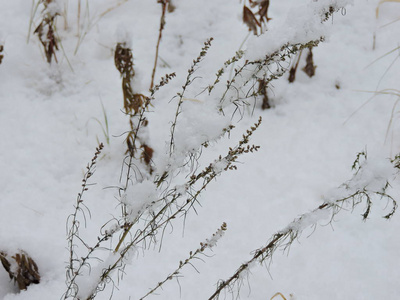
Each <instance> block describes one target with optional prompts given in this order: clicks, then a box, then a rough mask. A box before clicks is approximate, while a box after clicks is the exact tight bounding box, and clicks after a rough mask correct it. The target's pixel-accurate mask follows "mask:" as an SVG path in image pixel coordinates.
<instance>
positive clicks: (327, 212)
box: [209, 152, 399, 300]
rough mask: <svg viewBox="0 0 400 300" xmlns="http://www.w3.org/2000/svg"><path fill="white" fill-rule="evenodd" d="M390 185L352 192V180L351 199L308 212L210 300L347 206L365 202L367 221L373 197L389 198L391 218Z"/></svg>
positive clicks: (348, 186) (357, 167)
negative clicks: (255, 265)
mask: <svg viewBox="0 0 400 300" xmlns="http://www.w3.org/2000/svg"><path fill="white" fill-rule="evenodd" d="M361 157H364V158H365V159H366V154H365V153H364V152H362V153H359V154H358V155H357V158H356V160H355V162H354V164H353V170H355V174H354V177H355V176H356V175H357V173H358V172H359V171H360V170H361V169H362V168H363V165H362V164H361V163H360V158H361ZM398 161H399V158H398V157H396V158H395V159H394V160H393V161H392V163H393V165H394V167H395V168H397V167H398V165H397V164H398ZM354 177H353V178H354ZM389 186H390V185H389V183H388V182H386V183H385V184H384V185H383V186H382V187H381V188H380V189H377V190H368V189H367V187H363V188H361V187H360V188H356V190H355V191H351V190H353V189H354V187H351V180H350V181H349V183H345V184H343V185H342V188H344V189H346V190H349V195H348V196H346V197H343V198H340V199H336V200H333V201H326V202H324V203H323V204H321V205H320V206H318V207H317V208H316V209H314V210H313V211H311V212H309V213H305V214H303V215H301V216H300V217H299V218H297V219H295V220H294V221H293V222H292V223H290V224H289V225H288V226H287V227H286V228H284V229H283V230H281V231H279V232H277V233H275V234H274V235H273V236H272V237H271V239H270V240H269V242H268V244H267V245H266V246H264V247H262V248H259V249H257V250H255V251H253V253H254V255H253V257H252V258H251V259H250V260H248V261H247V262H245V263H243V264H242V265H240V267H239V268H238V269H237V270H236V272H235V273H234V274H233V275H232V276H231V277H229V278H228V279H227V280H224V281H220V282H219V283H218V286H217V289H216V291H215V292H214V293H213V294H212V295H211V297H210V298H209V300H211V299H217V298H218V297H219V295H220V293H221V292H222V291H223V290H224V289H226V288H229V289H232V288H233V286H234V285H235V284H239V285H240V279H242V278H243V276H244V275H246V274H247V273H248V271H249V270H250V268H251V267H252V266H253V265H254V264H255V263H264V262H266V260H271V259H272V256H273V254H274V253H275V251H276V250H277V249H278V248H280V247H282V248H283V250H286V249H288V248H289V247H290V246H291V244H292V243H293V242H294V241H295V240H296V239H297V238H298V237H299V236H300V235H301V233H302V232H303V230H304V229H306V228H308V227H310V226H313V227H315V226H317V222H318V221H320V220H322V219H325V218H327V217H330V221H332V220H333V218H334V216H335V215H336V214H338V213H339V212H340V211H341V210H342V209H343V207H345V206H350V207H351V209H354V208H355V207H356V206H358V205H359V204H361V203H365V204H366V208H365V211H364V213H363V214H362V219H363V220H364V221H365V220H367V218H368V216H369V214H370V211H371V206H372V200H371V197H372V196H377V197H378V198H385V199H387V200H388V201H389V202H391V203H392V209H391V210H390V212H389V213H388V214H386V215H385V216H383V217H384V218H385V219H390V218H391V217H392V216H393V215H394V213H395V212H396V209H397V203H396V201H395V200H394V198H393V197H392V196H390V195H389V194H387V191H386V190H387V188H388V187H389Z"/></svg>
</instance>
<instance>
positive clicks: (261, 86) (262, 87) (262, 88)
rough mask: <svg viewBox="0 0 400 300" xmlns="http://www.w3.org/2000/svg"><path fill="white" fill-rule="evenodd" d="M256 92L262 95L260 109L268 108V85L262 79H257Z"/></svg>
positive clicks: (269, 104) (269, 105)
mask: <svg viewBox="0 0 400 300" xmlns="http://www.w3.org/2000/svg"><path fill="white" fill-rule="evenodd" d="M258 93H259V94H260V95H261V96H262V104H261V109H263V110H265V109H270V108H271V103H270V101H269V97H268V85H267V83H266V82H265V80H264V79H258Z"/></svg>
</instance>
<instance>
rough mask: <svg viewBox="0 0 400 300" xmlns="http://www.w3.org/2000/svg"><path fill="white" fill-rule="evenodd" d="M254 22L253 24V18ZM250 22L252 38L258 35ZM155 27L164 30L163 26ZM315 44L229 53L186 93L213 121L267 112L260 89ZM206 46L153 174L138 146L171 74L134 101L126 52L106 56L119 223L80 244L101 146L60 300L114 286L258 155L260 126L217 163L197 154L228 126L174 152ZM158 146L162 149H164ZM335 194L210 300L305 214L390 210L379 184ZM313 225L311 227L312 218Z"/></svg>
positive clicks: (76, 215) (291, 236)
mask: <svg viewBox="0 0 400 300" xmlns="http://www.w3.org/2000/svg"><path fill="white" fill-rule="evenodd" d="M159 3H160V4H161V5H162V9H163V12H162V17H161V20H162V19H163V14H164V17H165V10H166V8H167V6H166V5H167V4H168V1H159ZM249 3H250V4H251V5H253V6H251V5H250V6H251V8H254V7H256V6H258V12H257V13H256V14H254V13H252V16H253V17H254V19H253V22H256V21H257V22H258V23H259V24H260V25H261V23H263V22H267V21H268V17H267V10H268V5H269V1H258V2H255V1H250V2H249ZM337 9H338V8H337V7H333V6H328V7H326V8H325V9H324V10H323V11H322V19H323V20H321V21H324V20H326V19H327V18H328V17H329V16H330V15H331V14H333V13H334V12H335V11H336V10H337ZM249 10H250V9H249ZM257 14H258V17H259V19H257V18H256V15H257ZM254 20H255V21H254ZM257 22H256V29H257V26H259V25H258V24H257ZM161 25H162V26H163V23H162V22H161ZM162 26H160V31H159V41H160V39H161V37H160V36H161V33H162ZM259 27H260V26H259ZM251 30H252V29H251ZM322 41H323V37H320V38H317V39H313V40H309V41H306V42H302V43H297V42H290V41H288V42H285V43H284V44H283V45H281V46H280V47H277V48H276V49H275V50H274V51H270V52H268V53H265V55H264V56H263V57H261V58H259V59H256V60H250V59H245V58H244V56H245V54H244V52H243V51H238V52H237V53H236V54H235V55H234V56H233V57H232V58H230V59H228V60H227V61H226V62H225V63H224V65H223V67H222V68H220V69H219V70H218V71H217V72H216V77H215V79H214V80H213V81H212V83H211V84H208V85H203V86H206V88H205V89H204V90H203V91H197V90H196V91H192V92H193V93H194V94H196V95H201V94H202V93H203V94H202V95H203V96H204V97H205V98H207V99H213V101H217V107H216V110H217V111H218V112H219V113H220V114H221V115H225V114H226V113H232V114H233V116H234V115H235V113H236V112H238V111H239V112H240V113H243V110H244V108H247V107H248V106H249V105H250V103H251V101H252V100H254V99H256V98H257V97H260V96H262V97H264V98H265V99H267V100H265V102H266V103H265V106H267V105H268V106H269V105H270V104H269V102H268V96H267V89H268V85H269V84H270V82H271V81H273V80H276V79H277V78H280V77H281V76H283V75H284V74H286V72H287V71H288V68H287V67H283V66H282V64H284V62H285V61H288V60H290V59H291V58H292V57H293V56H294V55H296V54H297V53H298V52H299V51H301V50H302V49H309V48H310V47H314V46H317V45H318V44H319V43H320V42H322ZM211 42H212V39H210V40H208V41H206V42H205V43H204V46H203V48H202V49H201V51H200V54H199V55H198V56H197V58H195V59H194V60H193V62H192V64H191V66H190V67H189V69H188V72H187V76H186V81H185V82H184V84H183V85H182V89H181V91H179V92H178V93H177V94H176V96H175V97H174V98H173V99H172V100H171V101H170V102H171V103H172V102H173V100H174V101H175V102H176V110H175V115H174V116H173V117H172V120H171V122H170V124H171V126H170V131H169V135H168V136H167V137H165V139H163V141H162V143H163V146H164V145H165V156H162V158H163V159H164V161H163V162H162V165H161V166H158V165H155V162H154V161H153V160H152V157H153V155H154V153H153V151H154V150H153V148H152V147H150V146H149V143H148V140H147V138H146V137H147V136H148V132H147V131H148V130H149V126H148V125H149V121H148V118H147V113H148V111H149V110H148V108H149V107H150V106H151V105H152V103H153V101H155V100H156V97H161V98H162V95H161V96H160V95H159V93H157V92H158V90H159V89H160V88H162V87H163V86H164V85H166V84H168V83H169V81H170V80H171V79H172V78H174V77H175V74H174V73H172V74H169V75H166V76H165V77H164V78H161V80H160V82H159V83H158V84H157V85H154V86H153V87H152V88H151V89H150V91H149V92H148V95H145V94H142V93H141V91H137V90H135V88H136V87H135V86H134V81H133V79H134V76H135V71H134V64H133V54H132V50H131V49H130V47H129V45H127V44H126V43H124V42H121V43H118V44H117V46H116V49H115V57H114V58H115V66H116V68H117V69H118V71H119V72H120V74H121V78H122V90H123V97H124V110H125V113H126V114H127V115H129V117H130V129H129V133H128V138H127V145H128V151H127V153H126V157H125V158H124V161H123V167H122V170H121V178H120V184H119V186H118V187H116V188H117V191H118V196H117V199H118V202H119V204H120V207H121V208H122V209H121V213H120V215H118V216H114V217H113V219H111V220H109V221H107V222H105V223H104V225H102V226H101V230H100V234H99V235H98V236H97V238H96V240H95V242H93V243H88V242H86V241H85V240H83V238H82V237H81V235H80V230H81V227H80V223H81V221H82V219H83V220H85V216H86V215H89V213H88V208H87V207H86V205H87V202H86V201H84V198H83V195H84V194H85V195H86V191H87V190H88V187H89V186H90V184H92V183H89V179H91V178H92V175H93V174H94V171H95V166H96V161H97V158H98V155H99V154H100V151H101V150H102V145H100V146H99V148H97V149H96V153H95V156H94V157H93V159H92V160H91V162H90V163H89V164H88V166H87V172H86V173H85V175H84V178H83V183H82V190H81V192H80V193H79V194H78V197H77V200H76V204H75V209H74V212H73V213H72V214H71V216H70V218H69V219H68V224H67V228H68V244H69V251H70V257H69V263H68V266H67V276H66V283H67V287H66V290H65V293H64V294H63V299H69V298H73V299H79V300H81V299H87V300H88V299H94V298H95V297H96V295H97V294H98V293H99V292H101V291H103V290H104V289H105V288H106V287H107V286H108V285H110V284H111V286H113V285H114V284H115V283H114V282H115V281H116V279H119V278H120V277H119V276H120V275H121V274H123V273H124V272H125V271H126V269H125V266H126V264H127V262H128V259H129V257H130V256H132V255H133V254H134V253H135V252H136V251H137V250H139V249H140V250H143V251H144V250H146V249H149V248H150V247H154V246H155V245H156V244H158V245H160V250H161V241H162V239H163V238H165V237H164V234H165V230H166V228H167V227H168V226H171V228H172V226H173V224H174V222H176V221H177V220H178V219H179V218H180V217H182V218H183V219H186V217H187V216H188V214H189V212H191V211H196V212H198V207H199V206H200V203H201V198H200V197H201V195H202V194H203V192H204V191H205V190H206V188H207V187H208V186H209V184H210V183H212V182H215V179H216V178H217V177H218V176H219V175H221V174H222V173H224V172H227V171H229V170H236V169H237V162H238V159H239V157H241V156H242V155H244V154H247V153H253V152H255V151H258V149H259V147H258V146H256V145H252V144H250V139H251V138H252V135H253V133H254V132H255V131H256V130H257V129H258V128H259V126H260V125H261V117H260V118H259V119H258V121H257V122H256V123H255V124H254V125H253V126H251V127H250V128H249V129H248V130H247V131H246V132H245V133H244V134H243V135H242V137H241V138H240V139H239V141H238V142H237V144H236V146H234V147H231V148H229V149H227V150H226V153H225V154H224V155H219V156H217V157H216V158H215V160H213V161H212V162H209V163H205V164H204V163H202V162H201V160H199V158H200V156H201V154H202V151H203V150H204V148H205V147H209V146H210V145H212V142H213V141H216V140H217V139H218V138H221V137H223V136H226V135H228V134H229V133H230V132H231V130H233V128H234V126H232V125H227V126H226V127H225V128H223V129H219V132H218V137H216V138H213V139H212V140H206V141H204V142H203V141H202V143H201V144H200V143H199V144H198V145H197V147H196V148H191V149H186V148H182V147H181V148H180V145H179V138H178V132H179V128H180V127H179V126H180V125H181V123H180V122H182V120H181V118H180V116H181V115H182V113H184V110H183V108H184V101H186V100H188V98H186V97H187V96H186V94H187V93H188V90H189V89H191V88H192V86H191V85H192V83H193V82H194V81H195V80H196V79H198V78H199V77H200V76H199V77H197V76H195V73H196V72H197V70H198V68H199V65H200V64H201V62H202V61H203V60H204V59H205V57H206V54H207V51H208V50H209V48H210V46H211ZM236 63H237V64H238V65H239V66H238V67H236V68H235V69H234V71H233V75H232V76H229V78H227V76H226V75H227V74H226V70H227V69H228V68H229V67H231V66H233V65H234V64H236ZM225 79H227V80H225ZM206 80H207V79H206ZM222 83H224V84H222ZM143 93H146V92H143ZM164 100H165V99H164ZM194 100H196V99H194ZM153 107H154V110H155V111H156V108H157V107H156V106H155V105H154V106H153ZM164 142H166V143H165V144H164ZM160 155H161V154H160ZM360 157H361V156H360ZM393 164H394V165H398V164H399V163H398V161H396V162H394V163H393ZM355 168H358V169H357V172H356V174H358V173H359V174H362V168H363V164H362V163H361V162H360V160H358V162H357V163H355ZM178 175H179V176H178ZM355 176H356V175H355ZM355 181H356V180H355ZM344 189H346V191H348V192H349V193H348V196H346V197H344V198H340V199H334V200H332V199H330V200H329V201H326V202H325V203H323V204H321V205H320V206H319V207H318V208H317V209H315V210H314V211H313V212H311V213H308V214H304V215H302V216H300V217H299V218H298V219H296V220H295V221H294V222H293V223H291V224H289V226H288V227H287V228H285V229H284V230H282V231H279V232H278V233H277V234H275V235H274V236H273V237H272V239H271V240H270V241H269V242H268V244H267V245H266V246H264V247H261V248H260V249H257V250H256V251H255V252H254V255H253V257H252V258H251V259H250V260H248V262H247V263H245V264H243V265H241V266H240V267H239V268H238V270H237V272H235V273H234V274H233V275H232V276H231V277H230V278H229V279H227V280H225V281H221V282H219V283H218V286H217V290H216V292H215V293H214V294H213V295H212V296H211V297H210V299H215V298H218V296H219V295H220V293H221V292H222V291H223V290H225V289H229V290H230V291H233V290H234V288H235V287H236V286H235V284H237V283H240V280H241V279H242V278H243V274H247V273H248V272H249V269H250V267H252V266H253V264H254V263H256V262H261V263H265V262H266V261H267V260H268V259H270V257H271V255H272V253H273V252H274V251H275V250H276V249H278V248H280V247H285V246H286V247H288V246H289V245H290V244H291V243H292V242H293V241H294V240H295V239H296V238H297V237H298V236H299V235H300V234H301V232H302V231H303V230H304V228H306V227H307V226H308V224H309V222H308V221H309V219H310V218H311V215H312V216H313V217H314V215H317V216H319V212H320V211H322V212H323V213H325V212H328V213H331V215H332V216H333V215H334V214H336V213H338V212H339V211H340V209H341V208H342V207H344V205H346V204H350V206H351V205H353V206H356V205H358V204H359V203H361V202H364V203H366V204H367V210H366V212H365V213H364V214H363V218H364V219H366V218H367V217H368V215H369V211H370V207H371V204H372V200H373V199H372V197H373V196H377V195H380V196H382V197H384V198H385V199H388V200H389V201H392V203H393V208H392V210H391V212H390V213H388V214H387V215H386V216H385V217H387V218H390V217H391V216H392V215H393V214H394V212H395V210H396V207H397V204H396V202H395V201H394V199H393V198H392V197H391V196H390V195H389V194H388V192H387V190H388V189H389V184H388V182H385V184H384V187H383V189H381V190H379V191H376V190H368V188H367V187H360V188H358V187H355V186H354V185H352V184H351V183H348V184H347V185H346V186H345V187H344ZM313 217H312V218H311V219H312V220H314V219H315V218H313ZM225 230H226V224H224V223H223V225H222V226H221V227H220V228H219V229H218V230H217V232H216V234H214V235H213V236H212V237H211V238H210V239H208V240H206V241H205V242H204V243H201V244H200V247H199V248H198V249H196V250H195V251H192V252H190V253H189V256H188V258H186V259H184V260H182V261H181V262H179V264H178V267H177V268H176V269H175V270H173V271H172V272H168V273H167V272H166V274H168V275H167V276H166V277H164V278H165V279H161V280H160V281H158V284H155V285H154V287H152V288H151V289H149V292H148V293H147V294H146V295H144V296H143V297H142V298H141V299H144V298H146V297H147V296H148V295H151V294H153V293H154V292H155V291H158V290H159V289H160V288H161V287H162V286H163V285H164V284H166V283H167V282H168V281H169V280H170V279H172V278H178V277H179V276H180V275H181V272H182V269H183V268H184V267H185V266H187V265H191V263H192V261H193V260H194V259H195V258H197V257H198V256H199V255H201V254H203V253H204V252H205V251H206V250H207V249H209V248H211V247H213V246H214V245H215V243H216V241H217V240H218V238H220V237H221V236H222V234H223V232H224V231H225ZM78 245H79V246H81V248H80V249H79V248H78V247H77V246H78ZM82 246H83V249H82ZM92 270H95V271H93V273H94V275H92V276H91V279H90V280H91V281H90V284H85V286H84V287H85V288H84V289H83V288H81V287H82V286H81V283H80V279H81V278H86V277H87V278H89V277H90V274H91V272H92Z"/></svg>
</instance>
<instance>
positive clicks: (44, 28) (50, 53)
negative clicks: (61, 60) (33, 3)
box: [34, 0, 59, 64]
mask: <svg viewBox="0 0 400 300" xmlns="http://www.w3.org/2000/svg"><path fill="white" fill-rule="evenodd" d="M52 2H53V1H52V0H41V1H40V2H39V4H43V6H44V8H43V10H42V21H41V22H40V24H39V26H37V27H36V29H35V31H34V34H37V35H38V38H39V41H40V43H41V44H42V46H43V50H44V53H45V56H46V60H47V62H48V63H49V64H50V63H51V61H52V58H53V57H54V60H55V61H56V62H57V56H56V50H58V39H57V37H56V29H55V19H56V17H57V16H58V15H59V14H58V12H56V11H54V8H53V9H51V10H50V9H48V8H49V5H50V4H53V3H52Z"/></svg>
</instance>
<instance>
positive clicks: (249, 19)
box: [243, 5, 261, 35]
mask: <svg viewBox="0 0 400 300" xmlns="http://www.w3.org/2000/svg"><path fill="white" fill-rule="evenodd" d="M243 23H245V24H246V25H247V27H249V31H253V33H254V34H255V35H257V27H259V28H261V24H260V22H258V21H257V19H256V17H255V16H254V14H253V12H252V11H251V10H250V9H249V8H248V7H247V6H246V5H245V6H243Z"/></svg>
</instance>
